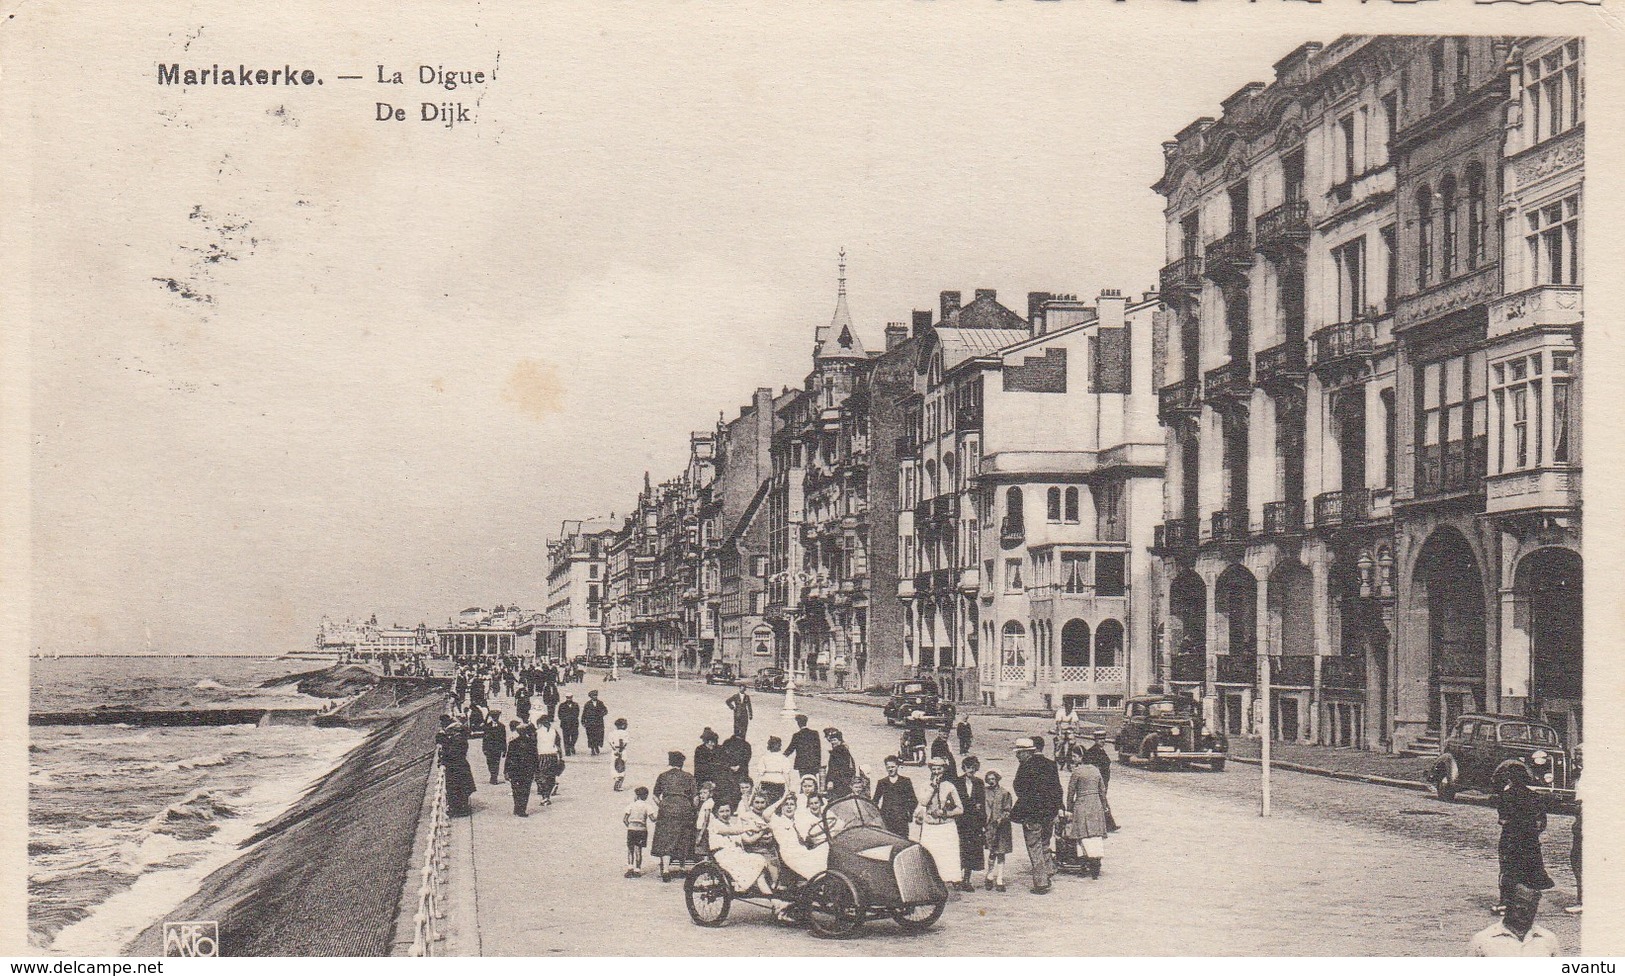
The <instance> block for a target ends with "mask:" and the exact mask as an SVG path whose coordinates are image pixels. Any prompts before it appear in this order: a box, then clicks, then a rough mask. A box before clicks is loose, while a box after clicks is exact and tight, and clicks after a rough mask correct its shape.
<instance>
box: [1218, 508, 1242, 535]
mask: <svg viewBox="0 0 1625 976" xmlns="http://www.w3.org/2000/svg"><path fill="white" fill-rule="evenodd" d="M1247 528H1248V526H1247V510H1246V509H1239V510H1234V511H1218V512H1214V513H1213V536H1212V538H1213V541H1214V542H1242V541H1244V540H1245V539H1246V538H1247Z"/></svg>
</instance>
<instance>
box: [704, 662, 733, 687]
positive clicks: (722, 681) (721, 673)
mask: <svg viewBox="0 0 1625 976" xmlns="http://www.w3.org/2000/svg"><path fill="white" fill-rule="evenodd" d="M738 682H739V669H738V668H736V667H734V665H733V664H732V663H730V662H728V661H718V662H717V663H716V664H713V665H711V670H709V671H707V672H706V673H705V683H706V684H708V685H732V684H738Z"/></svg>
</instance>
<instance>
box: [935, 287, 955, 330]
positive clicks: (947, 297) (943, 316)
mask: <svg viewBox="0 0 1625 976" xmlns="http://www.w3.org/2000/svg"><path fill="white" fill-rule="evenodd" d="M958 311H959V292H957V291H945V292H943V293H942V308H941V311H940V312H939V314H938V315H937V319H938V321H940V322H941V323H942V324H943V325H947V324H948V320H949V319H950V318H951V317H952V316H953V314H954V313H955V312H958Z"/></svg>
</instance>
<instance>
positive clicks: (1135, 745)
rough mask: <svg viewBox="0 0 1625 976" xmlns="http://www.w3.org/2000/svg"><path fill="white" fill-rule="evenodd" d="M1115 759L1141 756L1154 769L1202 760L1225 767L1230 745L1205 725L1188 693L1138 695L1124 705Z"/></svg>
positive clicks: (1126, 760)
mask: <svg viewBox="0 0 1625 976" xmlns="http://www.w3.org/2000/svg"><path fill="white" fill-rule="evenodd" d="M1115 745H1116V746H1117V759H1118V761H1119V762H1121V763H1123V764H1124V765H1129V764H1131V763H1132V762H1133V761H1134V760H1135V759H1142V760H1144V761H1145V762H1146V763H1147V764H1148V765H1150V766H1152V767H1153V768H1156V767H1162V766H1170V765H1173V766H1185V765H1188V764H1191V763H1201V764H1203V765H1205V766H1207V768H1208V769H1211V770H1212V771H1213V772H1215V773H1217V772H1220V771H1222V770H1223V769H1224V763H1225V759H1226V758H1228V753H1229V749H1230V744H1229V743H1228V742H1226V741H1225V738H1224V734H1223V733H1220V732H1211V731H1208V730H1207V729H1206V728H1205V727H1204V723H1203V721H1202V706H1201V703H1200V702H1198V701H1197V700H1196V699H1194V698H1192V697H1191V696H1189V695H1177V694H1161V695H1137V696H1135V697H1133V698H1130V699H1129V700H1128V702H1127V703H1126V704H1125V705H1124V706H1123V724H1122V726H1121V727H1120V728H1118V730H1117V739H1116V740H1115Z"/></svg>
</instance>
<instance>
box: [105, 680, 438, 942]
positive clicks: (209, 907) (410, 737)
mask: <svg viewBox="0 0 1625 976" xmlns="http://www.w3.org/2000/svg"><path fill="white" fill-rule="evenodd" d="M385 687H387V689H388V690H387V691H385V690H384V689H385ZM375 691H376V692H377V694H374V693H373V692H369V693H367V694H368V695H372V696H373V698H374V702H375V703H376V704H377V705H379V706H382V707H381V708H378V709H376V710H362V709H352V710H350V712H349V714H347V715H346V716H345V719H346V720H347V721H348V722H349V723H351V724H362V723H366V724H372V725H374V728H373V729H372V731H371V732H370V734H369V735H368V736H367V738H366V739H364V740H362V742H361V743H360V744H359V745H357V746H356V747H355V749H353V750H351V752H350V754H349V755H348V756H346V757H345V758H344V760H343V762H341V763H340V764H339V765H338V766H337V767H336V768H335V769H334V770H333V771H332V772H331V773H329V774H328V775H327V776H325V777H323V778H322V779H321V780H320V781H319V782H318V783H317V784H316V786H314V787H313V788H312V789H311V790H310V792H308V793H307V794H305V796H304V797H302V798H301V799H300V800H299V801H298V802H296V803H295V804H294V805H293V806H292V807H290V808H289V809H288V810H287V811H286V812H284V813H283V814H282V815H281V816H279V817H277V818H276V819H274V820H272V821H270V822H268V823H267V824H265V826H264V827H262V828H261V829H260V830H259V831H258V832H257V833H256V834H254V836H252V837H250V838H249V839H248V840H246V841H244V843H243V848H244V851H243V854H242V855H241V856H240V857H238V858H237V859H236V860H235V861H233V862H231V863H230V864H227V865H225V866H224V867H222V868H220V869H219V870H217V871H215V872H214V873H213V874H211V875H209V876H208V877H207V878H205V879H204V880H203V882H202V884H201V885H200V886H199V889H198V891H197V892H196V893H195V894H194V895H192V897H190V898H188V899H187V900H186V901H185V902H183V903H182V904H181V905H180V906H178V907H177V908H176V909H175V910H174V911H172V912H170V913H169V914H168V916H167V917H166V918H165V919H162V920H159V921H158V922H155V923H154V924H153V925H151V926H150V927H148V928H147V929H146V930H145V931H143V932H142V933H141V935H139V936H138V937H137V938H136V939H135V940H134V941H133V942H132V943H131V944H130V945H129V946H128V947H126V951H127V952H128V953H129V954H132V955H161V954H162V953H163V922H164V921H215V922H218V923H219V926H220V954H221V955H223V956H288V955H293V956H377V955H387V954H389V952H390V950H391V948H392V945H393V941H394V929H395V924H396V915H397V911H398V906H399V901H400V897H401V890H402V887H403V885H404V884H405V883H406V876H407V873H408V872H409V871H411V870H412V869H413V867H414V865H413V864H412V848H413V843H414V839H415V837H416V834H417V830H418V821H419V817H420V814H421V811H422V806H423V797H424V792H425V790H426V789H427V788H428V782H429V776H430V773H431V772H432V771H433V767H434V733H435V729H436V728H437V721H436V719H437V717H438V715H439V713H440V706H441V705H442V704H443V702H444V694H445V692H444V688H443V687H442V685H441V684H440V683H437V682H412V683H406V682H389V683H388V684H387V686H386V685H380V686H379V688H377V689H375ZM365 697H367V696H366V695H364V696H363V698H365ZM357 704H360V700H358V701H357V702H352V703H351V705H357Z"/></svg>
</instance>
